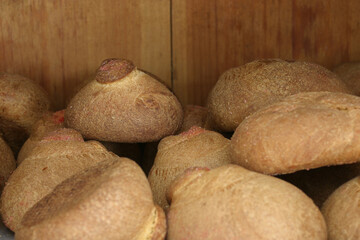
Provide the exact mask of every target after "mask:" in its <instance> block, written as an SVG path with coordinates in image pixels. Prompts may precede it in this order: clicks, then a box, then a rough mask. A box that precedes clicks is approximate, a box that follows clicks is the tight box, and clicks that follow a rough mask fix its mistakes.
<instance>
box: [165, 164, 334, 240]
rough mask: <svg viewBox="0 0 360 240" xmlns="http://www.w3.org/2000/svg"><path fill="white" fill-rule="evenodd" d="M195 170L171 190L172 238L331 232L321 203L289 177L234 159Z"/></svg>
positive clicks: (299, 237) (321, 235) (256, 239)
mask: <svg viewBox="0 0 360 240" xmlns="http://www.w3.org/2000/svg"><path fill="white" fill-rule="evenodd" d="M193 173H195V177H193V176H194V175H193V174H192V175H191V176H192V177H191V179H190V181H189V179H188V178H184V181H186V187H181V188H175V192H170V193H169V195H172V201H171V205H170V210H169V212H168V215H167V219H168V238H169V239H172V240H177V239H208V240H212V239H216V240H222V239H224V240H225V239H227V240H228V239H242V240H263V239H287V240H303V239H312V240H320V239H321V240H326V238H327V232H326V224H325V221H324V219H323V217H322V215H321V213H320V211H319V209H318V208H317V207H316V206H315V205H314V203H313V202H312V201H311V199H310V198H309V197H307V196H306V195H305V194H304V193H303V192H302V191H300V190H299V189H297V188H296V187H294V186H293V185H291V184H289V183H287V182H285V181H282V180H280V179H277V178H274V177H271V176H267V175H262V174H259V173H255V172H251V171H248V170H246V169H244V168H242V167H240V166H236V165H225V166H222V167H219V168H215V169H212V170H210V171H202V170H200V173H201V174H200V176H199V175H198V173H197V171H195V172H193ZM174 184H181V183H179V182H178V183H176V182H175V183H174ZM173 189H174V188H173Z"/></svg>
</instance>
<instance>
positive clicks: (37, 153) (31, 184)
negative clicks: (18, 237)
mask: <svg viewBox="0 0 360 240" xmlns="http://www.w3.org/2000/svg"><path fill="white" fill-rule="evenodd" d="M53 136H55V135H53ZM62 136H63V137H64V135H62ZM50 139H51V138H47V140H44V141H42V143H41V144H39V145H38V146H37V147H35V148H34V149H33V151H32V152H31V154H30V155H29V156H28V157H27V158H25V159H24V160H23V162H22V163H21V164H20V165H19V166H18V167H17V168H16V170H15V171H14V172H13V173H12V175H11V176H10V178H9V179H8V182H7V184H6V186H5V188H4V191H3V194H2V196H1V203H2V209H1V210H2V211H1V212H2V217H3V220H4V223H5V224H6V225H7V226H8V227H9V228H10V229H11V230H13V231H14V230H16V229H17V227H18V226H19V224H20V221H21V219H22V217H23V215H24V214H25V212H26V211H27V210H28V209H29V208H31V207H32V206H33V205H34V204H35V203H36V202H37V201H38V200H40V199H41V198H42V197H43V196H45V195H46V194H48V193H49V192H50V191H51V190H52V189H53V188H54V187H55V186H56V185H57V184H59V183H60V182H61V181H63V180H65V179H66V178H68V177H70V176H72V175H73V174H75V173H78V172H80V171H81V170H83V169H85V168H87V167H90V166H92V165H95V164H96V163H98V162H100V161H102V160H105V159H112V158H114V157H115V155H114V154H112V153H110V152H108V151H107V150H106V149H105V148H104V147H103V146H102V145H101V144H100V143H94V142H91V141H89V142H84V141H83V140H82V139H81V140H78V139H73V140H58V139H57V138H56V137H55V138H53V140H50Z"/></svg>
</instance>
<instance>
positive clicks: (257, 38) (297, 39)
mask: <svg viewBox="0 0 360 240" xmlns="http://www.w3.org/2000/svg"><path fill="white" fill-rule="evenodd" d="M172 6H173V11H172V12H173V13H172V19H173V25H172V32H173V72H174V74H173V89H174V91H175V93H176V94H177V96H178V97H179V98H180V100H181V102H182V103H183V104H189V103H191V104H199V105H205V103H206V98H207V95H208V93H209V91H210V90H211V88H212V87H213V86H214V84H215V83H216V81H217V79H218V77H219V76H220V74H221V73H222V72H224V71H226V70H227V69H229V68H231V67H235V66H238V65H241V64H244V63H247V62H250V61H252V60H255V59H258V58H283V59H296V60H307V61H313V62H317V63H319V64H322V65H324V66H326V67H329V68H332V67H334V66H335V65H337V64H339V63H341V62H345V61H351V60H360V44H358V43H359V42H360V32H359V31H358V29H359V27H360V26H359V24H360V15H359V14H358V13H359V10H360V1H357V0H347V1H337V0H316V1H313V0H303V1H292V0H256V1H253V0H227V1H220V0H197V1H192V0H173V2H172Z"/></svg>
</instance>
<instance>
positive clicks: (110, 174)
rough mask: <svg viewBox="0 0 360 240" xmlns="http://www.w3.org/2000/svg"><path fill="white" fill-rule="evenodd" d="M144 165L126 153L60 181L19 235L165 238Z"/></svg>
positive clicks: (37, 239) (37, 238)
mask: <svg viewBox="0 0 360 240" xmlns="http://www.w3.org/2000/svg"><path fill="white" fill-rule="evenodd" d="M165 233H166V220H165V215H164V212H163V210H162V209H161V208H160V207H157V206H155V205H154V202H153V200H152V194H151V190H150V187H149V183H148V182H147V180H146V176H145V175H144V173H143V172H142V170H141V168H140V167H139V166H138V165H136V164H135V163H134V162H133V161H130V160H129V159H126V158H117V159H114V160H111V161H106V160H105V161H103V162H101V163H99V164H97V165H95V166H94V167H92V168H89V169H87V170H85V171H82V172H81V173H79V174H77V175H74V176H73V177H71V178H69V179H67V180H65V181H64V182H62V183H61V184H59V185H58V186H57V187H56V188H55V189H54V190H53V191H52V192H51V193H49V194H48V195H47V196H45V197H44V198H43V199H41V200H40V201H39V202H38V203H37V204H36V205H35V206H34V207H32V208H31V209H30V210H29V211H28V212H27V213H26V214H25V216H24V219H23V221H22V223H21V227H20V228H19V230H18V231H17V232H16V234H15V237H16V239H17V240H21V239H24V240H25V239H26V240H47V239H52V240H56V239H88V240H91V239H108V240H112V239H113V240H129V239H134V240H135V239H138V240H145V239H149V240H150V239H153V240H161V239H164V238H165Z"/></svg>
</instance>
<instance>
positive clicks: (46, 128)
mask: <svg viewBox="0 0 360 240" xmlns="http://www.w3.org/2000/svg"><path fill="white" fill-rule="evenodd" d="M64 113H65V110H61V111H57V112H54V113H52V112H46V113H45V114H43V117H42V118H41V119H39V120H38V121H37V122H36V123H35V124H34V125H33V127H32V129H31V133H30V137H29V138H28V139H27V140H26V141H25V143H24V144H23V145H22V147H21V149H20V151H19V154H18V156H17V164H20V163H21V162H22V161H23V160H24V159H25V158H26V157H27V156H28V155H29V153H30V152H31V151H32V150H33V149H34V147H36V146H37V145H38V144H39V143H40V141H41V139H42V138H43V137H44V136H45V135H46V134H48V133H49V132H53V131H55V130H57V129H60V128H63V127H64ZM73 134H75V135H79V133H78V132H74V133H73ZM80 137H81V136H80Z"/></svg>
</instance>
